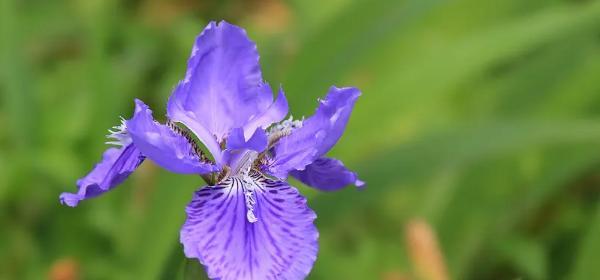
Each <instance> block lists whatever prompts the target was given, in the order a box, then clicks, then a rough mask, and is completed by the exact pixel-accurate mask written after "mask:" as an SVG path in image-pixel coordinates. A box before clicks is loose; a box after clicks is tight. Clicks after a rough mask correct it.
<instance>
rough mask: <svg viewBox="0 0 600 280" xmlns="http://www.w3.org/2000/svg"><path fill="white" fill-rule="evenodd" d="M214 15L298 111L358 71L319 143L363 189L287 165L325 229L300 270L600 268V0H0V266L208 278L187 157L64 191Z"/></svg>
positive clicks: (445, 272) (160, 108)
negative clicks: (313, 258) (341, 114)
mask: <svg viewBox="0 0 600 280" xmlns="http://www.w3.org/2000/svg"><path fill="white" fill-rule="evenodd" d="M212 19H215V20H219V19H226V20H228V21H230V22H232V23H235V24H238V25H241V26H243V27H244V28H246V29H247V30H248V33H249V35H250V36H251V38H252V39H253V40H254V41H255V42H256V43H257V45H258V49H259V52H260V53H261V63H262V67H263V73H264V77H265V79H266V80H267V81H269V82H270V83H271V84H272V85H275V86H276V85H278V84H282V85H283V86H284V89H285V91H286V93H287V96H288V99H289V101H290V105H291V112H292V113H293V114H294V116H302V115H305V116H308V115H310V114H312V111H313V110H314V108H315V106H316V100H317V98H318V97H321V96H324V95H325V93H326V91H327V89H328V87H329V86H330V85H332V84H335V85H339V86H350V85H352V86H357V87H359V88H360V89H361V90H362V91H363V96H362V97H361V98H360V99H359V101H358V102H357V104H356V107H355V111H354V114H353V116H352V118H351V120H350V123H349V125H348V128H347V132H346V133H345V135H344V137H342V139H341V140H340V142H339V144H338V145H337V147H336V148H335V149H334V150H333V151H332V152H331V153H330V154H331V155H332V156H335V157H338V158H340V159H342V160H343V161H344V162H345V163H346V165H347V166H349V167H351V168H353V169H354V170H356V171H357V172H358V173H359V174H360V175H361V177H362V179H363V180H365V181H367V183H368V187H367V189H366V190H364V191H357V190H355V189H353V188H347V189H345V190H343V191H341V192H337V193H318V192H316V191H314V190H312V189H308V188H306V187H302V186H300V187H301V191H302V192H303V193H304V194H306V195H307V196H308V197H309V205H310V206H311V207H312V208H313V209H315V211H316V212H317V213H318V215H319V218H318V219H317V221H316V223H317V226H318V227H319V229H320V232H321V238H320V243H321V250H320V252H319V257H318V259H317V262H316V265H315V266H314V269H313V271H312V273H311V275H310V277H309V278H310V279H384V280H401V279H404V280H406V279H432V280H438V279H600V207H599V201H600V200H599V196H600V187H599V186H600V1H584V0H579V1H574V0H572V1H566V0H562V1H559V0H527V1H523V0H497V1H480V0H456V1H442V0H387V1H386V0H382V1H350V0H333V1H320V0H292V1H282V0H260V1H259V0H253V1H231V0H230V1H217V0H213V1H191V0H176V1H166V0H130V1H117V0H79V1H77V0H72V1H69V0H62V1H42V0H2V1H0V279H54V280H56V279H61V280H63V279H64V280H68V279H180V278H182V277H183V275H188V276H190V275H192V276H193V275H199V276H198V277H199V279H203V277H204V276H202V272H201V271H200V272H199V271H197V270H198V268H197V267H195V266H194V265H193V263H191V264H188V265H186V261H185V259H184V257H183V253H182V248H181V246H180V245H179V243H178V238H179V228H180V225H181V224H182V223H183V220H184V218H185V217H184V207H185V205H186V203H187V202H188V201H189V200H190V198H191V195H192V193H193V191H194V190H195V189H196V188H197V187H198V186H200V185H201V180H200V178H198V177H194V176H181V175H174V174H170V173H168V172H167V171H164V170H161V169H159V168H157V167H156V166H155V165H153V164H152V163H151V162H149V161H146V163H144V164H143V165H142V167H141V169H139V170H138V172H136V173H134V175H133V176H131V177H130V178H129V179H128V180H127V181H126V182H125V183H124V184H123V185H122V186H120V187H118V188H117V189H115V190H114V191H112V192H110V193H108V194H106V195H104V196H102V197H100V198H97V199H94V200H90V201H84V202H83V203H82V204H81V205H80V206H79V207H77V208H75V209H72V208H69V207H66V206H61V205H60V204H59V202H58V195H59V194H60V193H61V192H64V191H75V189H76V187H75V181H76V179H77V178H79V177H81V176H83V175H84V174H85V173H86V172H87V171H88V170H89V169H90V168H91V167H92V166H93V165H94V164H95V163H96V162H97V161H98V160H99V159H100V156H101V153H102V151H103V150H104V149H105V148H106V146H105V145H104V141H105V138H104V135H105V134H106V133H107V131H106V129H108V128H110V127H111V126H113V125H116V124H118V122H119V116H121V115H122V116H124V117H126V118H128V117H130V116H131V114H132V112H133V98H141V99H142V100H144V101H146V102H147V103H148V104H149V105H150V106H151V107H152V108H153V109H154V111H155V112H156V115H157V116H159V117H160V116H161V115H162V114H163V113H164V110H165V109H164V108H165V103H166V100H167V97H168V96H169V94H170V91H171V89H172V87H173V86H174V85H175V83H176V82H177V81H178V80H179V79H181V78H183V75H184V72H185V65H186V59H187V56H188V54H189V52H190V49H191V45H192V42H193V40H194V37H195V36H196V35H197V34H198V33H199V32H200V31H201V30H202V28H203V27H204V26H205V24H206V23H207V21H208V20H212ZM295 184H296V185H300V184H297V182H295ZM436 236H437V246H436V242H435V237H436ZM444 267H445V268H444ZM188 278H189V277H188Z"/></svg>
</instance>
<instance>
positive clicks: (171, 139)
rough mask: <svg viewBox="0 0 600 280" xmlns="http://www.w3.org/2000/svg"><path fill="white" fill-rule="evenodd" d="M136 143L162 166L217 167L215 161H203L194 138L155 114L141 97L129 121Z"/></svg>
mask: <svg viewBox="0 0 600 280" xmlns="http://www.w3.org/2000/svg"><path fill="white" fill-rule="evenodd" d="M127 128H128V131H129V134H130V135H131V138H132V140H133V143H134V145H135V146H136V147H137V148H138V149H139V150H140V151H141V152H142V153H143V154H144V155H145V156H147V157H148V158H150V159H151V160H152V161H154V162H156V163H157V164H158V165H160V166H161V167H163V168H165V169H167V170H169V171H171V172H175V173H183V174H206V173H210V172H214V171H217V170H218V168H217V167H216V166H214V165H212V164H209V163H204V162H201V161H200V158H199V156H198V154H197V152H196V150H195V148H194V147H193V146H192V144H191V143H190V140H189V139H187V138H186V137H184V136H183V135H181V134H179V133H176V132H175V131H173V130H172V129H171V128H169V127H168V126H166V125H162V124H159V123H158V122H156V121H155V120H154V118H153V117H152V111H151V110H150V109H149V108H148V106H147V105H146V104H144V103H143V102H142V101H140V100H136V101H135V114H134V116H133V118H132V119H131V120H129V121H127Z"/></svg>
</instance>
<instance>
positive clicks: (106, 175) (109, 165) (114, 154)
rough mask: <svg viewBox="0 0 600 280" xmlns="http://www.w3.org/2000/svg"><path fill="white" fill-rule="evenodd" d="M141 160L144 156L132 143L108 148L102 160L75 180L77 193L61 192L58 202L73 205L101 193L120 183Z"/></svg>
mask: <svg viewBox="0 0 600 280" xmlns="http://www.w3.org/2000/svg"><path fill="white" fill-rule="evenodd" d="M142 161H144V156H142V154H141V153H140V151H139V150H138V149H137V148H136V147H135V146H134V145H133V144H128V145H126V146H122V147H119V148H115V147H112V148H109V149H108V150H106V151H105V152H104V154H103V155H102V161H100V163H98V164H96V166H95V167H94V168H93V169H92V171H90V173H88V175H86V176H85V177H83V178H81V179H79V180H77V188H78V191H77V193H62V194H61V195H60V202H61V203H62V204H66V205H68V206H71V207H75V206H77V204H79V201H81V200H84V199H88V198H92V197H96V196H98V195H101V194H103V193H105V192H107V191H109V190H111V189H113V188H114V187H116V186H117V185H119V184H121V183H122V182H123V181H124V180H125V179H126V178H127V177H128V176H129V174H131V173H132V172H133V171H134V170H135V169H136V168H137V167H138V166H139V165H140V163H142Z"/></svg>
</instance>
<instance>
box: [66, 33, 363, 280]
mask: <svg viewBox="0 0 600 280" xmlns="http://www.w3.org/2000/svg"><path fill="white" fill-rule="evenodd" d="M359 95H360V91H359V90H358V89H356V88H350V87H348V88H337V87H331V88H330V89H329V92H328V94H327V96H326V97H325V98H324V99H323V100H321V101H320V102H319V106H318V108H317V110H316V112H315V113H314V115H313V116H311V117H309V118H307V119H305V120H292V119H291V117H290V118H288V119H285V117H286V115H287V113H288V104H287V100H286V98H285V95H284V93H283V90H282V89H279V92H278V94H277V97H276V98H275V99H274V98H273V91H272V89H271V87H270V86H269V85H268V84H267V83H265V82H264V81H263V80H262V77H261V71H260V65H259V56H258V53H257V50H256V45H255V44H254V43H253V42H252V41H250V39H249V38H248V37H247V36H246V32H245V31H244V30H243V29H241V28H239V27H237V26H234V25H231V24H229V23H227V22H220V23H219V24H216V23H215V22H211V23H209V24H208V26H207V27H206V28H205V29H204V31H203V32H202V33H201V34H200V35H199V36H198V37H197V38H196V42H195V44H194V46H193V48H192V53H191V56H190V59H189V61H188V68H187V73H186V75H185V78H184V79H183V80H182V81H181V82H179V84H178V85H177V86H176V88H175V89H174V91H173V93H172V95H171V97H170V98H169V101H168V104H167V121H166V124H161V123H159V122H157V121H155V120H154V118H153V116H152V111H151V110H150V109H149V108H148V106H147V105H146V104H144V103H143V102H142V101H140V100H136V101H135V113H134V115H133V117H132V118H131V119H128V120H123V122H122V124H121V125H119V126H117V127H115V129H114V130H111V134H110V135H109V137H110V138H111V139H112V141H111V142H108V143H109V144H113V145H115V147H111V148H109V149H108V150H107V151H106V152H105V153H104V155H103V158H102V161H101V162H100V163H98V164H97V165H96V166H95V167H94V168H93V169H92V171H91V172H90V173H89V174H88V175H86V176H85V177H83V178H82V179H80V180H79V181H77V186H78V191H77V192H76V193H63V194H62V195H61V196H60V200H61V202H62V203H63V204H66V205H68V206H71V207H74V206H76V205H77V204H78V203H79V202H80V201H82V200H85V199H88V198H92V197H95V196H98V195H100V194H102V193H104V192H107V191H109V190H111V189H112V188H114V187H115V186H116V185H118V184H120V183H121V182H122V181H123V180H125V179H126V178H127V177H128V176H129V174H131V173H132V172H133V171H134V170H135V169H136V168H137V167H138V166H139V165H140V164H141V163H142V161H144V159H146V158H149V159H150V160H152V161H154V162H155V163H156V164H158V165H159V166H161V167H163V168H165V169H167V170H169V171H171V172H175V173H182V174H198V175H200V176H202V178H204V180H205V181H206V182H207V184H208V185H207V186H204V187H201V188H200V189H199V190H198V191H196V193H195V194H194V196H193V198H192V201H191V202H190V204H189V205H188V206H187V208H186V213H187V220H186V222H185V224H184V225H183V227H182V229H181V235H180V240H181V243H182V244H183V247H184V252H185V255H186V256H187V257H189V258H197V259H198V260H199V261H200V262H201V263H202V264H203V265H204V266H205V267H206V271H207V272H208V275H209V277H210V278H215V279H302V278H304V277H306V275H308V273H309V272H310V270H311V268H312V266H313V263H314V261H315V259H316V256H317V251H318V241H317V240H318V236H319V233H318V232H317V229H316V227H315V226H314V224H313V221H314V219H315V218H316V215H315V213H314V212H313V211H312V210H311V209H310V208H309V207H308V205H307V203H306V199H305V198H304V197H303V196H302V195H301V194H300V193H299V192H298V190H297V189H296V188H294V187H292V186H291V185H289V184H288V183H287V182H286V179H287V178H288V176H293V177H295V178H297V179H298V180H300V181H302V182H303V183H305V184H307V185H309V186H311V187H314V188H317V189H320V190H324V191H333V190H338V189H340V188H343V187H345V186H347V185H350V184H354V185H356V186H358V187H361V186H363V185H364V183H363V182H362V181H360V180H359V179H358V177H357V175H356V173H354V172H352V171H349V170H348V169H346V168H345V167H344V165H343V164H342V162H340V161H339V160H336V159H331V158H327V157H324V156H325V154H326V153H327V151H329V150H330V149H331V148H332V147H333V145H334V144H335V143H336V142H337V141H338V139H339V138H340V136H341V135H342V133H343V131H344V128H345V126H346V123H347V122H348V118H349V117H350V112H351V111H352V108H353V106H354V102H355V101H356V99H357V98H358V96H359ZM284 119H285V120H284ZM192 135H193V136H195V137H196V138H197V139H198V140H199V141H200V142H201V143H202V144H203V145H204V146H205V147H206V150H208V152H209V154H210V155H207V154H205V152H203V150H202V149H200V148H199V147H198V145H197V143H196V140H195V138H194V137H191V136H192Z"/></svg>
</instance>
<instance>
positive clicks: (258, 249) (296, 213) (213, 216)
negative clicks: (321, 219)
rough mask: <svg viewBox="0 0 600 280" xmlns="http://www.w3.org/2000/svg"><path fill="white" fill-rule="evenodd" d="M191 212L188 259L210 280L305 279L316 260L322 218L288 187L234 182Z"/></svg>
mask: <svg viewBox="0 0 600 280" xmlns="http://www.w3.org/2000/svg"><path fill="white" fill-rule="evenodd" d="M186 212H187V220H186V222H185V224H184V225H183V228H182V230H181V242H182V244H183V246H184V252H185V255H186V256H187V257H189V258H198V260H199V261H200V262H201V263H202V264H203V265H204V266H205V267H206V271H207V272H208V275H209V277H210V278H213V279H223V280H227V279H303V278H304V277H306V275H308V273H309V272H310V270H311V268H312V265H313V263H314V261H315V259H316V255H317V250H318V242H317V239H318V232H317V229H316V228H315V226H314V225H313V221H314V219H315V218H316V215H315V213H314V212H313V211H312V210H311V209H310V208H308V206H307V204H306V199H305V198H304V197H302V196H301V195H300V194H299V192H298V190H296V189H295V188H293V187H291V186H289V185H288V184H287V183H284V182H279V181H273V180H270V179H266V178H264V177H257V176H253V177H249V176H246V177H245V178H243V177H230V178H228V179H226V180H225V181H223V182H222V183H221V184H218V185H216V186H213V187H204V188H202V189H200V190H199V191H197V192H196V193H195V195H194V198H193V200H192V202H191V203H190V204H189V205H188V207H187V209H186Z"/></svg>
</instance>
